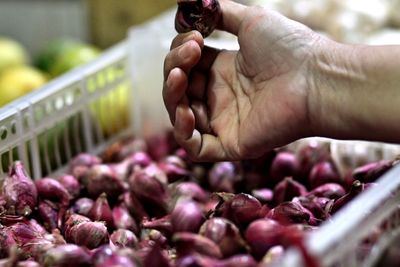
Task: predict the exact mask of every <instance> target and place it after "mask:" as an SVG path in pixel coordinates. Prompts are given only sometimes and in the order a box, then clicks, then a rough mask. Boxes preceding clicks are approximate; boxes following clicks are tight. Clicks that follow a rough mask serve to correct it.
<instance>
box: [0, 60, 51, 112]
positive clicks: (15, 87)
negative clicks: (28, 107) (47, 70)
mask: <svg viewBox="0 0 400 267" xmlns="http://www.w3.org/2000/svg"><path fill="white" fill-rule="evenodd" d="M46 82H47V78H46V76H45V75H44V74H43V73H42V72H40V71H38V70H36V69H34V68H32V67H29V66H17V67H13V68H8V69H7V70H4V71H3V72H2V73H0V106H3V105H5V104H7V103H9V102H11V101H13V100H15V99H17V98H18V97H20V96H23V95H25V94H27V93H29V92H31V91H32V90H35V89H37V88H39V87H41V86H43V85H44V84H45V83H46Z"/></svg>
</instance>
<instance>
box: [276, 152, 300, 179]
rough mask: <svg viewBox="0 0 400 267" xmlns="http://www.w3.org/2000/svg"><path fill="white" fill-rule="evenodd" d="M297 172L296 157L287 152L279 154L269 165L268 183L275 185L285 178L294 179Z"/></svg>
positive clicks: (297, 163)
mask: <svg viewBox="0 0 400 267" xmlns="http://www.w3.org/2000/svg"><path fill="white" fill-rule="evenodd" d="M298 172H299V162H298V160H297V158H296V155H295V154H294V153H292V152H289V151H282V152H279V153H278V154H277V155H276V156H275V158H274V160H273V161H272V163H271V168H270V170H269V182H270V184H271V185H276V184H277V183H279V182H280V181H281V180H282V179H284V178H285V177H295V176H296V175H297V174H298Z"/></svg>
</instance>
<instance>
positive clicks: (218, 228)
mask: <svg viewBox="0 0 400 267" xmlns="http://www.w3.org/2000/svg"><path fill="white" fill-rule="evenodd" d="M199 234H200V235H202V236H205V237H207V238H209V239H211V240H212V241H214V242H215V244H217V245H218V246H219V248H220V250H221V253H222V254H223V255H224V257H228V256H232V255H234V254H237V253H239V252H243V251H245V246H246V244H245V241H244V240H243V239H242V237H241V235H240V231H239V229H238V228H237V227H236V226H235V225H234V224H233V223H232V222H230V221H229V220H227V219H224V218H210V219H208V220H207V221H206V222H204V223H203V225H202V226H201V228H200V230H199Z"/></svg>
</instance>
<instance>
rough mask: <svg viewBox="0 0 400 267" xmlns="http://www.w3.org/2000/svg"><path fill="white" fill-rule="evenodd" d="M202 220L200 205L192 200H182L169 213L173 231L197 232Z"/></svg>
mask: <svg viewBox="0 0 400 267" xmlns="http://www.w3.org/2000/svg"><path fill="white" fill-rule="evenodd" d="M203 221H204V215H203V212H202V210H201V208H200V206H199V205H198V204H197V203H196V202H194V201H183V202H181V203H178V204H177V205H176V206H175V209H174V210H173V211H172V213H171V224H172V228H173V231H174V232H193V233H195V232H197V231H198V230H199V228H200V226H201V224H202V223H203Z"/></svg>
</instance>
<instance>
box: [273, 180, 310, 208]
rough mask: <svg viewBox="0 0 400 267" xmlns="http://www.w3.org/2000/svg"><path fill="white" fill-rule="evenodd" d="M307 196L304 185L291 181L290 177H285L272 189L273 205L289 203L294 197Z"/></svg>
mask: <svg viewBox="0 0 400 267" xmlns="http://www.w3.org/2000/svg"><path fill="white" fill-rule="evenodd" d="M306 194H307V189H306V187H305V186H304V185H302V184H300V183H299V182H297V181H295V180H293V178H292V177H286V178H285V179H283V180H282V181H280V182H279V183H278V184H277V185H276V186H275V188H274V199H273V200H274V203H275V205H278V204H279V203H282V202H285V201H291V200H292V199H293V198H294V197H298V196H304V195H306Z"/></svg>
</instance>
